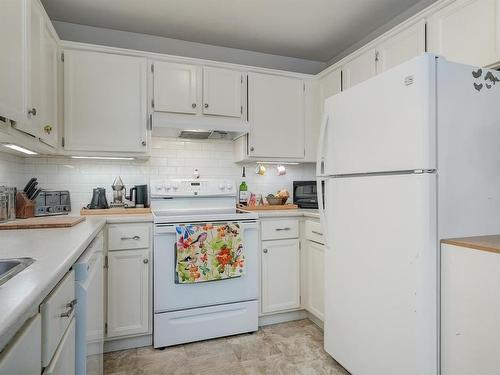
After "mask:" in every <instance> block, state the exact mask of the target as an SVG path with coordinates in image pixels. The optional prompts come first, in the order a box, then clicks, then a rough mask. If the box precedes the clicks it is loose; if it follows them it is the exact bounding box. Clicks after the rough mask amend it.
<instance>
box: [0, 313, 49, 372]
mask: <svg viewBox="0 0 500 375" xmlns="http://www.w3.org/2000/svg"><path fill="white" fill-rule="evenodd" d="M41 323H42V319H41V316H40V314H38V315H35V316H34V317H33V318H31V319H30V320H29V321H28V322H26V323H25V324H24V327H23V328H21V330H20V332H19V333H18V334H17V335H16V336H15V337H14V338H13V339H12V340H11V341H10V343H9V344H8V346H7V347H6V348H5V349H4V350H3V352H2V353H1V354H0V374H2V375H4V374H5V375H32V374H40V372H41V370H42V368H41V359H42V347H41V345H40V344H41V341H42V324H41Z"/></svg>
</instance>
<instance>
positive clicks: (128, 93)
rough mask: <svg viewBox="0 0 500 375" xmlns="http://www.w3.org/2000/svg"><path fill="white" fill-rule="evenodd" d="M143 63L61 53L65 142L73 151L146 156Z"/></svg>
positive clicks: (125, 58) (110, 56) (102, 55)
mask: <svg viewBox="0 0 500 375" xmlns="http://www.w3.org/2000/svg"><path fill="white" fill-rule="evenodd" d="M146 67H147V65H146V59H145V58H142V57H134V56H124V55H115V54H109V53H100V52H89V51H79V50H66V51H65V52H64V139H65V146H64V147H65V149H67V150H71V151H110V152H113V151H115V152H133V153H136V152H137V153H145V152H147V147H146V146H147V144H146V140H147V129H146V126H147V107H146V101H147V96H146V77H147V68H146Z"/></svg>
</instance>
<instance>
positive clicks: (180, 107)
mask: <svg viewBox="0 0 500 375" xmlns="http://www.w3.org/2000/svg"><path fill="white" fill-rule="evenodd" d="M200 69H201V68H200V67H198V66H196V65H187V64H176V63H170V62H160V61H156V62H155V63H154V73H153V96H154V110H155V111H159V112H172V113H184V114H193V115H194V114H197V113H199V107H200V99H199V89H198V86H199V85H201V83H199V79H200V78H199V75H200Z"/></svg>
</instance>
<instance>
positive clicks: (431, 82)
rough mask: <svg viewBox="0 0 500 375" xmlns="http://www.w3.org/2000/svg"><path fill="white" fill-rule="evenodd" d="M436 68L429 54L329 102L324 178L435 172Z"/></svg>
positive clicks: (434, 59)
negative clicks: (356, 174)
mask: <svg viewBox="0 0 500 375" xmlns="http://www.w3.org/2000/svg"><path fill="white" fill-rule="evenodd" d="M435 66H436V58H435V57H434V56H433V55H429V54H425V55H422V56H420V57H417V58H415V59H413V60H410V61H408V62H406V63H404V64H401V65H399V66H397V67H395V68H392V69H390V70H388V71H386V72H384V73H382V74H380V75H378V76H376V77H374V78H371V79H369V80H367V81H365V82H363V83H361V84H359V85H356V86H355V87H353V88H351V89H349V90H347V91H345V92H342V93H340V94H337V95H335V96H332V97H330V98H328V99H327V100H326V102H325V111H326V112H327V113H326V115H325V118H328V122H327V129H326V130H324V131H323V134H325V137H324V138H322V141H321V140H320V142H326V144H324V145H323V149H324V152H323V154H324V155H323V158H324V168H323V169H324V171H322V172H321V175H342V174H353V173H367V172H383V171H403V170H415V169H435V168H436V155H435V153H436V152H435V149H436V147H435V132H436V122H435V104H436V101H435V70H436V68H435ZM319 149H321V145H320V147H319ZM318 159H321V156H318Z"/></svg>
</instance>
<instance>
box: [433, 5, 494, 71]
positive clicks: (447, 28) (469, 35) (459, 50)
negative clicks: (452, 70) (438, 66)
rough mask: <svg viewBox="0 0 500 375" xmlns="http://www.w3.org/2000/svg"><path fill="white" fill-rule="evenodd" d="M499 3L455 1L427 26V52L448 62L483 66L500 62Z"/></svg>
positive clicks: (434, 16) (435, 16)
mask: <svg viewBox="0 0 500 375" xmlns="http://www.w3.org/2000/svg"><path fill="white" fill-rule="evenodd" d="M498 7H499V0H458V1H455V2H452V3H450V4H449V5H448V6H446V7H444V8H443V9H441V10H439V11H437V12H436V13H434V14H433V15H432V16H431V17H430V18H429V22H428V38H429V40H428V44H429V51H430V52H434V53H436V54H439V55H442V56H444V57H446V58H447V59H448V60H450V61H455V62H460V63H463V64H471V65H478V66H486V65H489V64H493V63H496V62H497V61H498V60H500V41H499V32H500V30H499V25H498V21H499V11H500V10H499V8H498Z"/></svg>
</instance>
